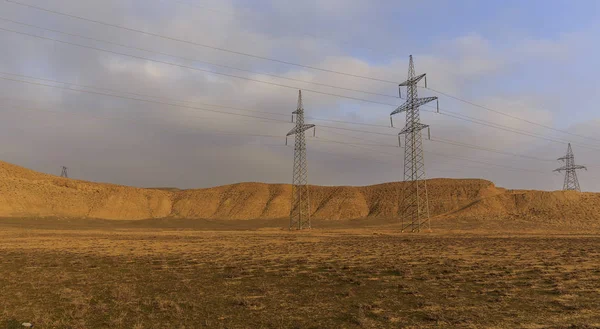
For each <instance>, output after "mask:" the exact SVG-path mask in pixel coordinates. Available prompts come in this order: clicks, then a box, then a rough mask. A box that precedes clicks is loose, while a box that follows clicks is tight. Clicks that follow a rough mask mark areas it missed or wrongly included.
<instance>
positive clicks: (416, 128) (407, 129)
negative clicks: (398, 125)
mask: <svg viewBox="0 0 600 329" xmlns="http://www.w3.org/2000/svg"><path fill="white" fill-rule="evenodd" d="M425 128H429V125H425V124H422V123H417V124H414V125H411V126H406V127H404V128H402V130H400V132H399V133H398V135H406V134H410V133H412V132H415V131H421V130H423V129H425Z"/></svg>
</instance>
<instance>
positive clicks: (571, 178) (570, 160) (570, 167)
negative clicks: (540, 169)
mask: <svg viewBox="0 0 600 329" xmlns="http://www.w3.org/2000/svg"><path fill="white" fill-rule="evenodd" d="M558 160H559V161H565V165H564V166H562V167H560V168H558V169H555V170H554V171H557V172H561V171H564V172H565V182H564V184H563V190H564V191H579V192H581V188H580V187H579V181H578V180H577V170H579V169H585V170H587V168H586V167H584V166H580V165H576V164H575V155H574V154H573V150H572V149H571V143H569V148H567V155H565V156H564V157H562V158H558Z"/></svg>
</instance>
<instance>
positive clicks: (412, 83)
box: [390, 55, 439, 232]
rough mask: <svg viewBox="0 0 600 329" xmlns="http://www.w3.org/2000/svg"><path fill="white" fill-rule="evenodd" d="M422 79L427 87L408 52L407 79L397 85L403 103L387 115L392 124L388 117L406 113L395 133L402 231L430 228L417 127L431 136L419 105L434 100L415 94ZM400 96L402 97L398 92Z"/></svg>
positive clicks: (423, 164) (421, 151) (424, 76)
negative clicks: (400, 152) (399, 149)
mask: <svg viewBox="0 0 600 329" xmlns="http://www.w3.org/2000/svg"><path fill="white" fill-rule="evenodd" d="M423 78H425V87H427V77H426V75H425V74H421V75H418V76H417V75H416V74H415V66H414V63H413V57H412V55H410V61H409V67H408V80H406V81H405V82H403V83H401V84H400V85H399V88H401V87H406V89H407V96H406V102H405V103H404V104H402V105H401V106H399V107H398V108H397V109H396V110H395V111H394V112H392V113H391V114H390V122H391V124H392V127H393V126H394V123H393V121H392V116H393V115H395V114H398V113H401V112H406V125H405V126H404V128H402V130H401V131H400V133H399V134H398V142H399V143H400V137H401V136H402V135H404V136H405V145H404V182H405V183H404V185H403V193H402V202H401V204H400V207H399V208H400V209H399V210H400V217H401V219H402V231H405V230H410V231H411V232H420V231H421V229H422V228H430V224H429V200H428V196H427V181H426V180H425V160H424V158H423V140H422V136H421V130H423V129H425V128H427V130H428V136H431V134H430V131H429V126H428V125H425V124H422V123H421V119H420V113H419V106H421V105H425V104H427V103H429V102H432V101H434V100H435V101H437V97H425V98H419V97H418V92H417V88H418V87H417V84H418V83H419V81H421V80H422V79H423ZM400 97H402V94H401V93H400ZM438 109H439V106H438ZM438 111H439V110H438ZM400 144H401V143H400ZM400 146H401V145H400Z"/></svg>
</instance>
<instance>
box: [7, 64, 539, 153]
mask: <svg viewBox="0 0 600 329" xmlns="http://www.w3.org/2000/svg"><path fill="white" fill-rule="evenodd" d="M0 73H2V74H8V75H14V76H20V77H26V78H29V79H38V80H46V81H51V82H55V83H62V84H71V85H74V86H83V85H78V84H74V83H70V82H64V81H58V80H51V79H41V78H36V77H31V76H25V75H20V74H13V73H5V72H0ZM0 79H4V80H8V81H15V82H21V83H27V84H33V85H39V86H45V87H51V88H58V89H65V90H70V91H75V92H82V93H90V94H98V95H101V96H108V97H116V98H123V99H129V100H135V101H143V102H150V103H157V104H160V105H169V106H175V107H183V108H188V109H196V110H200V111H209V112H214V113H221V114H229V115H239V116H245V117H251V118H255V119H261V120H268V121H277V122H287V121H283V120H278V119H272V118H266V117H260V116H252V115H244V114H239V113H232V112H224V111H217V110H211V109H205V108H199V107H192V106H185V105H180V104H172V103H165V102H155V101H152V100H146V99H140V98H132V97H126V96H120V95H113V94H107V93H100V92H94V91H88V90H80V89H75V88H68V87H66V86H55V85H49V84H44V83H36V82H30V81H23V80H17V79H9V78H5V77H0ZM83 87H85V88H95V89H104V90H108V91H111V92H120V91H116V90H114V89H108V88H99V87H91V86H83ZM120 93H126V94H133V95H137V96H140V97H153V96H147V95H144V94H137V93H128V92H120ZM206 105H210V106H216V107H223V108H230V107H226V106H222V105H215V104H206ZM232 109H236V110H244V111H249V112H253V110H249V109H241V108H232ZM254 112H259V113H267V114H277V115H281V114H280V113H274V112H265V111H254ZM286 116H287V115H286ZM315 119H316V120H321V121H327V119H319V118H315ZM331 121H335V122H343V123H348V124H359V125H360V124H361V123H353V122H349V121H339V120H331ZM319 127H323V128H330V129H337V130H346V131H353V132H359V133H366V134H374V135H382V136H396V135H395V134H391V133H381V132H374V131H368V130H358V129H351V128H343V127H334V126H328V125H319ZM385 127H386V128H390V127H389V126H385ZM432 141H434V142H440V143H447V144H448V143H454V145H456V146H462V147H467V148H472V149H484V148H483V147H480V146H476V145H469V144H464V143H459V142H455V141H450V140H443V139H437V140H432ZM459 144H462V145H459ZM487 151H489V152H494V153H500V154H505V155H510V154H508V153H506V152H502V151H498V150H492V149H487ZM513 156H519V157H525V158H532V157H528V156H521V155H517V154H513Z"/></svg>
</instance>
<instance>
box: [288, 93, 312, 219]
mask: <svg viewBox="0 0 600 329" xmlns="http://www.w3.org/2000/svg"><path fill="white" fill-rule="evenodd" d="M294 116H295V117H296V126H295V127H294V128H293V129H292V130H291V131H290V132H289V133H288V134H287V135H286V144H287V136H291V135H295V139H296V142H295V146H294V174H293V181H292V207H291V211H290V230H303V229H310V228H311V223H310V199H309V193H308V167H307V164H306V135H305V132H306V131H307V130H309V129H311V128H315V125H312V124H305V123H304V106H303V104H302V91H301V90H300V91H298V107H297V108H296V111H294V112H292V122H293V121H294ZM315 129H316V128H315Z"/></svg>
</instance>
